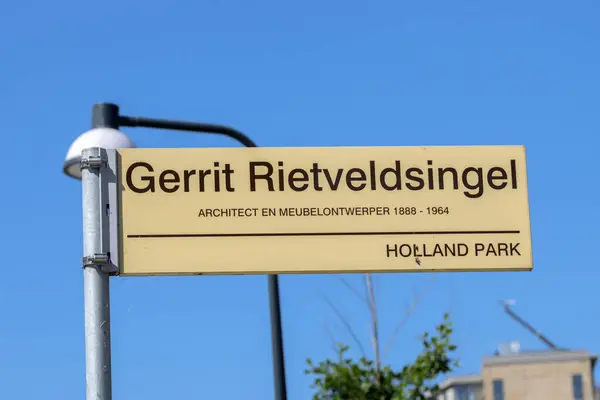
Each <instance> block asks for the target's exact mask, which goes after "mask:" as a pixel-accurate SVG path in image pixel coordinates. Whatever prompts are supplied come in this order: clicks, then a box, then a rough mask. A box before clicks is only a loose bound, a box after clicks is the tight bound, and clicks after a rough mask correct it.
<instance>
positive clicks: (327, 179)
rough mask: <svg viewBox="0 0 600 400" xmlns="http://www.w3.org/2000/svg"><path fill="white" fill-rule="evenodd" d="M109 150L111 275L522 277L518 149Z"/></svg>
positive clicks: (523, 199) (528, 261)
mask: <svg viewBox="0 0 600 400" xmlns="http://www.w3.org/2000/svg"><path fill="white" fill-rule="evenodd" d="M117 153H118V179H119V187H120V188H121V192H120V229H121V232H120V233H121V250H120V251H121V255H120V262H119V267H120V274H121V275H190V274H264V273H269V274H283V273H348V272H368V271H371V272H417V271H499V270H504V271H516V270H523V271H529V270H531V269H532V267H533V265H532V250H531V234H530V222H529V203H528V190H527V170H526V159H525V149H524V147H523V146H463V147H454V146H451V147H450V146H448V147H442V146H440V147H316V148H315V147H310V148H308V147H307V148H266V147H263V148H203V149H139V148H138V149H121V150H118V152H117Z"/></svg>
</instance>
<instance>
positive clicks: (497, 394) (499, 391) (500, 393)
mask: <svg viewBox="0 0 600 400" xmlns="http://www.w3.org/2000/svg"><path fill="white" fill-rule="evenodd" d="M492 384H493V386H494V400H504V382H503V381H502V379H495V380H494V382H492Z"/></svg>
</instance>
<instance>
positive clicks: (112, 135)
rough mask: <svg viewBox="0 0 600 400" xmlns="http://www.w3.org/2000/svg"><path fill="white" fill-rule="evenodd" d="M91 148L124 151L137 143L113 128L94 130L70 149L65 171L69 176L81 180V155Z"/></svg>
mask: <svg viewBox="0 0 600 400" xmlns="http://www.w3.org/2000/svg"><path fill="white" fill-rule="evenodd" d="M90 147H100V148H103V149H122V148H133V147H135V143H133V141H132V140H131V139H129V137H128V136H127V135H125V134H124V133H123V132H121V131H119V130H117V129H113V128H94V129H92V130H89V131H87V132H85V133H83V134H82V135H80V136H79V137H78V138H77V139H75V141H74V142H73V143H72V144H71V147H69V151H67V156H66V157H65V162H64V164H63V171H64V173H65V174H67V175H68V176H70V177H72V178H75V179H81V170H80V167H79V163H80V161H81V153H82V152H83V150H85V149H87V148H90Z"/></svg>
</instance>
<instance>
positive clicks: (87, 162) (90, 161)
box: [80, 156, 108, 169]
mask: <svg viewBox="0 0 600 400" xmlns="http://www.w3.org/2000/svg"><path fill="white" fill-rule="evenodd" d="M107 165H108V160H107V159H106V158H105V157H101V156H88V157H82V158H81V161H80V168H81V169H85V168H102V167H105V166H107Z"/></svg>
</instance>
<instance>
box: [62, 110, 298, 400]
mask: <svg viewBox="0 0 600 400" xmlns="http://www.w3.org/2000/svg"><path fill="white" fill-rule="evenodd" d="M122 126H126V127H144V128H155V129H168V130H177V131H187V132H196V133H215V134H220V135H225V136H228V137H231V138H233V139H235V140H237V141H238V142H239V143H241V144H243V145H244V146H246V147H257V146H256V143H254V142H253V141H252V140H251V139H250V138H249V137H247V136H246V135H244V134H243V133H241V132H239V131H237V130H235V129H233V128H230V127H227V126H223V125H214V124H205V123H195V122H184V121H171V120H164V119H151V118H140V117H128V116H124V115H120V113H119V107H118V106H117V105H115V104H110V103H100V104H95V105H94V106H93V108H92V129H91V130H89V131H87V132H85V133H83V134H82V135H81V136H79V137H78V138H77V139H75V141H74V142H73V144H72V145H71V147H70V148H69V150H68V152H67V155H66V157H65V161H64V164H63V171H64V173H65V174H67V175H68V176H70V177H72V178H75V179H83V180H84V184H86V185H87V186H86V187H89V188H90V189H91V190H92V191H93V190H94V188H95V187H97V186H98V184H97V183H98V182H97V174H95V175H94V173H93V172H88V173H86V174H85V175H84V174H82V170H83V169H84V168H85V167H84V165H83V164H82V163H81V160H82V151H84V150H85V149H88V148H103V149H119V148H132V147H135V144H134V143H133V141H132V140H131V139H129V137H127V135H125V134H124V133H123V132H121V131H120V130H119V128H120V127H122ZM86 178H87V181H86ZM88 181H89V182H88ZM83 201H84V252H85V251H86V238H87V239H90V238H91V239H90V240H91V241H94V240H97V234H98V233H97V232H94V229H89V226H86V224H88V225H89V224H93V223H94V220H95V219H97V213H99V212H101V211H100V210H91V211H90V209H89V207H88V209H87V211H86V210H85V207H86V204H85V203H86V198H85V196H84V199H83ZM88 211H90V212H88ZM95 235H96V236H95ZM91 247H93V246H91ZM85 254H86V255H87V253H85ZM83 264H84V265H83V266H84V283H83V285H84V293H85V297H84V307H85V338H86V398H87V400H92V399H94V400H112V380H111V361H110V300H109V274H108V272H105V271H103V270H102V268H101V266H99V263H97V262H94V261H93V260H91V261H90V260H87V262H86V260H84V263H83ZM268 290H269V306H270V311H271V341H272V351H273V373H274V385H275V400H286V399H287V389H286V381H285V365H284V359H283V339H282V329H281V309H280V304H279V279H278V276H277V275H269V276H268Z"/></svg>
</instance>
